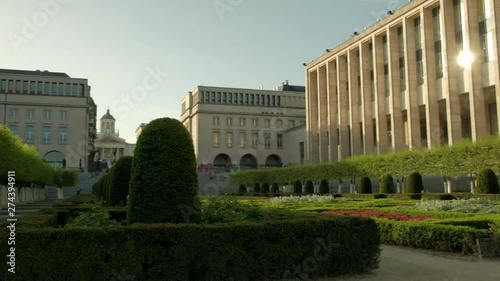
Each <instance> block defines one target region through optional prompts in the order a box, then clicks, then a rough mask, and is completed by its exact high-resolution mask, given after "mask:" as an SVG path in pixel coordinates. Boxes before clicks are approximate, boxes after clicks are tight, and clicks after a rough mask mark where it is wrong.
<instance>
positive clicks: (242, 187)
mask: <svg viewBox="0 0 500 281" xmlns="http://www.w3.org/2000/svg"><path fill="white" fill-rule="evenodd" d="M238 192H239V193H247V186H246V185H245V184H240V186H239V187H238Z"/></svg>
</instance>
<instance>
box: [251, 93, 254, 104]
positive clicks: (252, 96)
mask: <svg viewBox="0 0 500 281" xmlns="http://www.w3.org/2000/svg"><path fill="white" fill-rule="evenodd" d="M254 97H255V95H254V94H251V95H250V104H251V105H254V100H255V98H254Z"/></svg>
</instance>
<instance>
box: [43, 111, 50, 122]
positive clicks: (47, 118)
mask: <svg viewBox="0 0 500 281" xmlns="http://www.w3.org/2000/svg"><path fill="white" fill-rule="evenodd" d="M51 118H52V110H50V109H46V110H44V111H43V119H45V120H50V119H51Z"/></svg>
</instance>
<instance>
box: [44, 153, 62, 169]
mask: <svg viewBox="0 0 500 281" xmlns="http://www.w3.org/2000/svg"><path fill="white" fill-rule="evenodd" d="M43 159H44V160H45V162H47V163H49V164H50V165H51V166H52V167H54V168H63V167H64V163H63V162H64V161H65V160H64V154H62V153H61V152H59V151H57V150H52V151H49V152H47V153H46V154H45V155H44V156H43Z"/></svg>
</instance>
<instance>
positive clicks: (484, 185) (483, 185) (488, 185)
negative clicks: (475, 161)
mask: <svg viewBox="0 0 500 281" xmlns="http://www.w3.org/2000/svg"><path fill="white" fill-rule="evenodd" d="M475 191H476V193H482V194H497V193H500V189H499V187H498V179H497V175H496V174H495V172H493V170H491V169H485V170H482V171H481V172H480V173H479V174H478V175H477V187H476V189H475Z"/></svg>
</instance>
